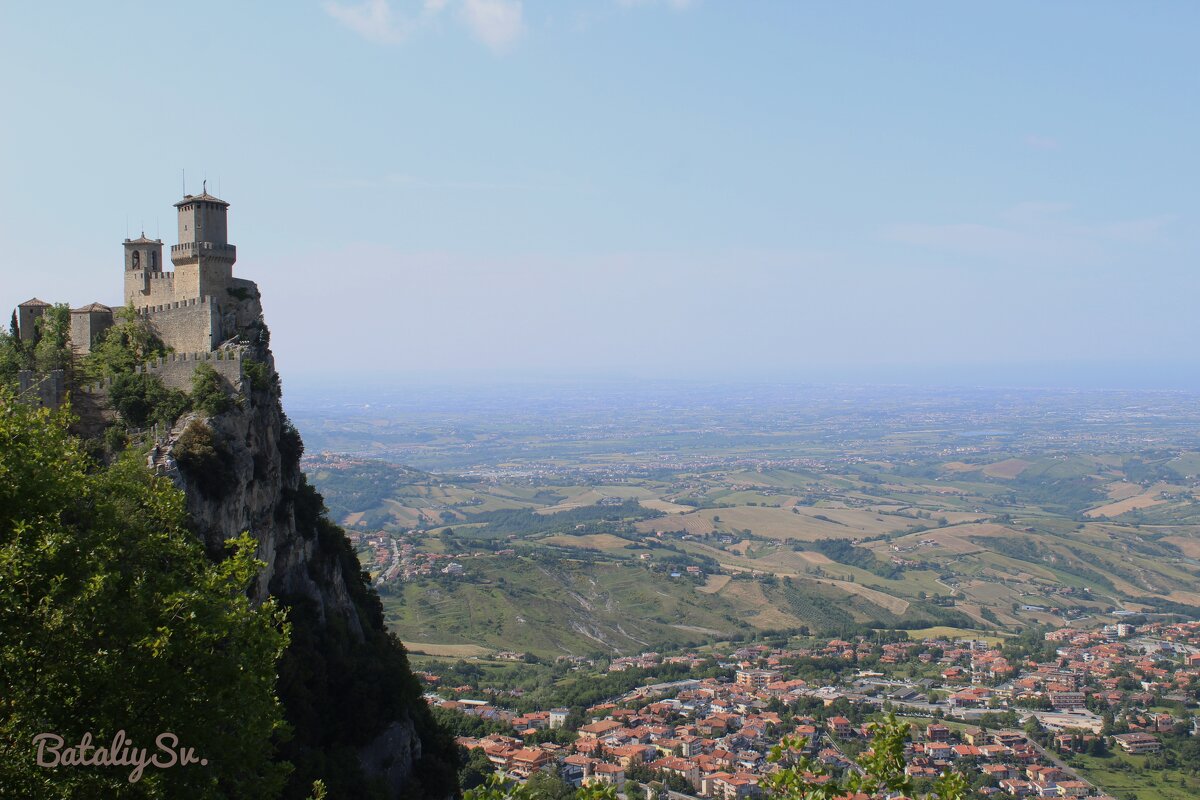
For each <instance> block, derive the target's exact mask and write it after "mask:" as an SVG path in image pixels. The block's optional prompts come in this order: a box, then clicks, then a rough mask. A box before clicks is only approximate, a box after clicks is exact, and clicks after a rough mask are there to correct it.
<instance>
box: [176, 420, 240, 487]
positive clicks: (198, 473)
mask: <svg viewBox="0 0 1200 800" xmlns="http://www.w3.org/2000/svg"><path fill="white" fill-rule="evenodd" d="M171 455H173V456H174V457H175V462H176V463H177V464H178V465H179V469H180V470H181V471H182V472H183V475H184V477H185V478H187V479H188V482H189V483H193V482H194V484H195V485H196V486H197V487H198V488H199V489H200V493H201V494H202V495H204V496H205V497H207V498H210V499H219V498H221V497H224V496H225V495H227V494H228V493H229V492H230V490H231V489H233V486H234V483H235V482H236V480H237V474H236V473H235V472H234V469H233V453H231V452H230V451H229V447H228V445H226V444H225V443H224V442H222V441H221V440H219V439H218V438H217V437H216V435H215V434H214V433H213V429H212V428H210V427H209V426H208V425H206V424H205V423H204V422H203V421H202V420H198V419H197V420H192V421H191V422H190V423H188V426H187V427H186V428H184V429H183V433H181V434H179V438H178V439H177V440H176V442H175V447H174V448H173V449H172V450H171Z"/></svg>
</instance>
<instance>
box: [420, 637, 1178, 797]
mask: <svg viewBox="0 0 1200 800" xmlns="http://www.w3.org/2000/svg"><path fill="white" fill-rule="evenodd" d="M1135 634H1136V635H1135ZM1046 639H1047V640H1048V641H1049V642H1052V643H1053V644H1054V645H1055V653H1054V657H1053V658H1052V659H1048V660H1046V661H1035V660H1021V659H1017V660H1015V661H1014V660H1012V659H1009V658H1006V657H1005V656H1004V655H1003V654H1002V653H1001V652H1000V651H999V650H998V649H996V647H995V646H993V645H992V644H989V643H988V642H985V641H948V640H926V641H923V642H918V641H899V642H893V643H887V644H882V645H880V644H878V643H872V642H869V641H866V640H856V641H848V640H844V639H831V640H828V641H826V642H823V643H819V644H815V645H813V646H811V647H806V648H791V649H784V648H774V647H770V646H767V645H751V646H745V647H741V648H738V649H736V650H733V651H732V652H726V653H722V654H716V655H715V658H716V660H717V662H718V664H719V665H720V666H723V667H728V668H730V670H731V672H732V675H733V679H732V680H729V679H728V678H695V679H686V680H676V681H672V682H669V683H657V684H655V683H648V684H647V685H645V686H640V687H637V688H635V689H634V690H632V691H630V692H628V693H626V694H625V695H623V696H622V697H619V698H614V700H613V702H610V703H605V704H601V705H597V706H594V707H592V708H589V709H587V713H586V714H585V721H584V724H582V725H581V726H580V727H579V728H578V729H577V730H576V731H575V732H574V733H575V738H574V740H573V741H571V742H570V743H569V744H563V743H562V742H563V741H565V740H564V739H563V738H561V737H559V738H557V739H556V741H557V742H558V743H542V744H531V743H530V741H531V734H535V733H537V732H538V731H540V730H544V729H554V728H560V727H563V725H564V724H565V721H566V719H567V714H568V712H567V710H566V709H550V710H547V711H540V712H532V713H526V714H516V713H514V712H511V711H507V710H505V709H503V708H499V707H496V706H494V705H492V704H490V703H487V702H483V701H478V700H475V701H472V700H464V699H462V697H461V696H462V695H464V694H469V693H471V691H472V690H471V689H470V688H469V687H459V688H458V689H457V690H454V691H451V692H446V691H443V692H442V694H449V695H455V697H452V698H449V699H447V698H443V697H438V696H433V695H431V696H430V697H431V702H434V703H437V704H440V705H444V706H447V707H450V708H456V709H458V710H460V711H463V712H464V713H469V714H473V715H477V716H481V717H484V718H487V719H492V720H497V721H500V722H503V723H505V724H506V725H509V726H511V727H512V732H511V735H491V736H487V737H483V738H469V737H463V738H460V743H461V744H463V745H465V746H466V747H468V748H482V749H483V751H484V752H485V753H486V755H487V757H488V759H489V760H490V761H491V762H492V763H493V764H494V765H495V766H496V767H497V769H500V770H503V771H504V772H506V773H508V774H510V775H513V776H516V777H519V778H524V777H528V776H529V775H531V774H533V773H534V772H535V771H537V770H545V771H555V772H557V774H559V775H560V776H561V777H562V778H564V779H565V780H567V781H568V782H570V783H572V784H574V785H582V784H589V783H597V782H599V783H608V784H612V785H614V786H616V787H618V789H621V790H623V789H624V788H625V786H626V783H627V782H632V781H635V780H636V781H638V782H645V781H647V780H650V779H657V780H668V779H672V778H671V776H673V779H672V780H673V784H674V785H676V786H678V787H683V786H685V785H686V787H687V793H689V794H692V795H696V796H700V797H709V798H719V799H720V800H737V799H738V798H745V797H753V796H756V795H758V794H759V793H760V788H759V785H760V781H761V780H762V778H763V777H764V776H766V775H767V774H769V773H770V772H771V770H772V769H773V768H774V767H773V765H771V764H769V763H768V761H767V758H766V755H767V753H768V752H769V751H770V748H771V747H773V746H774V745H775V744H777V743H778V742H779V740H780V738H781V737H783V736H787V735H799V736H802V737H805V739H806V741H807V748H808V750H809V753H810V755H811V756H812V757H813V758H815V759H816V760H818V761H819V762H821V763H822V764H824V765H826V766H827V767H830V768H834V769H841V768H847V767H850V766H851V765H850V760H849V759H848V758H847V757H846V755H845V743H846V742H848V741H852V740H857V741H860V742H863V743H865V740H866V739H868V738H869V731H868V730H867V726H865V725H864V724H862V723H861V722H855V721H852V720H851V719H850V718H849V716H856V717H858V718H860V719H861V718H862V717H863V715H862V714H859V713H858V712H855V714H853V715H847V712H846V711H845V709H853V708H856V707H859V706H863V707H864V708H862V709H861V710H862V711H863V712H865V713H867V714H869V713H873V712H874V711H876V710H878V709H879V708H881V707H882V706H883V705H884V704H885V703H888V704H891V705H892V706H893V707H895V708H896V709H897V710H898V711H900V712H901V713H909V714H913V715H916V716H923V717H926V718H929V719H930V720H931V721H930V722H929V723H928V724H926V725H924V726H923V727H918V728H917V729H915V730H914V733H913V736H912V740H911V741H910V743H909V745H908V751H907V753H906V756H907V759H906V760H907V769H908V772H909V774H910V775H912V776H914V777H919V778H935V777H937V775H939V774H941V773H942V772H943V771H945V770H948V769H951V768H956V769H960V770H963V771H966V772H969V773H971V774H976V773H981V774H983V775H986V776H987V777H988V778H989V780H988V784H989V785H988V786H987V787H984V788H983V789H981V790H980V793H981V794H982V795H983V796H988V795H991V794H994V795H996V796H998V797H1015V798H1026V797H1093V798H1095V797H1103V795H1101V794H1100V792H1099V790H1098V789H1097V788H1096V787H1094V786H1092V785H1091V784H1090V783H1088V782H1087V781H1086V780H1084V779H1083V778H1082V777H1081V776H1080V775H1078V774H1076V773H1075V772H1074V771H1073V770H1072V769H1071V768H1069V767H1067V766H1065V765H1064V763H1063V762H1061V761H1060V760H1059V759H1058V758H1057V757H1056V756H1055V755H1054V754H1053V753H1052V752H1048V751H1047V750H1046V749H1044V748H1043V746H1042V744H1039V743H1038V742H1036V741H1033V740H1030V739H1029V738H1027V735H1026V733H1025V732H1024V731H1022V730H1007V729H1006V730H995V729H991V730H988V729H985V728H982V727H978V726H976V725H973V724H972V723H973V722H978V721H980V720H982V719H984V715H985V714H988V713H992V712H996V711H1007V710H1014V711H1016V712H1018V714H1019V716H1020V718H1021V719H1022V720H1023V721H1027V720H1029V719H1030V718H1031V717H1032V718H1034V719H1036V720H1037V721H1038V722H1039V723H1040V727H1041V728H1042V729H1044V730H1045V731H1047V732H1048V736H1047V738H1046V739H1045V740H1043V741H1044V743H1045V744H1046V745H1047V746H1049V748H1050V749H1051V750H1057V751H1060V752H1063V753H1067V752H1072V751H1076V752H1078V751H1086V750H1088V749H1089V748H1091V747H1094V743H1095V741H1096V740H1097V739H1098V738H1103V739H1104V742H1103V744H1104V745H1105V747H1107V748H1110V749H1113V750H1117V751H1119V752H1123V753H1127V754H1130V755H1145V754H1153V753H1155V752H1158V751H1159V750H1160V749H1161V748H1162V746H1163V742H1162V738H1161V734H1163V733H1166V732H1172V733H1178V732H1179V731H1180V730H1181V729H1186V727H1185V726H1186V723H1190V722H1191V720H1190V719H1182V718H1176V717H1175V716H1172V715H1171V714H1166V713H1161V712H1155V711H1152V710H1151V708H1152V707H1154V706H1159V705H1161V704H1162V703H1164V702H1171V701H1172V700H1179V701H1181V702H1183V703H1184V704H1185V705H1194V704H1195V702H1194V701H1195V696H1196V692H1195V687H1196V686H1197V685H1200V623H1182V624H1170V625H1168V624H1152V625H1147V626H1143V627H1142V628H1141V629H1138V630H1135V629H1134V628H1133V627H1132V626H1127V625H1122V626H1120V627H1119V628H1118V627H1116V626H1109V627H1108V628H1100V629H1096V630H1091V631H1083V630H1077V629H1072V628H1064V629H1062V630H1059V631H1055V632H1052V633H1049V634H1047V636H1046ZM805 658H820V659H836V660H840V661H843V662H844V663H846V665H847V670H846V677H845V678H844V679H843V680H841V681H839V682H838V684H837V685H835V686H810V685H809V684H808V683H806V681H804V680H802V679H800V678H799V677H798V676H796V675H795V673H791V674H789V672H790V666H791V664H793V663H795V662H796V660H797V659H805ZM868 658H869V661H868V663H869V664H870V666H871V669H872V670H874V671H868V670H863V669H860V668H858V667H859V666H860V662H863V661H865V660H867V659H868ZM713 660H714V655H713V654H703V655H702V654H699V653H687V654H683V655H675V656H665V657H664V656H662V655H660V654H658V653H643V654H641V655H638V656H632V657H627V658H618V659H613V661H612V662H611V664H610V666H609V669H611V670H614V671H620V670H625V669H630V668H643V669H646V668H652V667H656V666H659V665H663V664H668V663H671V664H687V665H690V666H691V667H692V668H699V667H702V666H703V667H711V666H712V665H713ZM913 664H924V665H928V669H927V670H926V672H927V673H929V674H931V675H939V676H940V679H939V678H926V679H923V680H921V681H913V680H912V679H911V677H910V678H909V679H906V680H893V679H889V678H888V673H889V671H890V669H891V667H892V666H893V665H907V666H909V667H911V665H913ZM906 674H910V675H911V670H907V671H906ZM802 698H806V699H807V700H806V702H805V703H804V704H801V705H799V706H796V705H792V703H793V701H797V700H800V699H802ZM817 701H819V702H817ZM839 701H844V702H839ZM780 703H783V704H784V705H785V706H789V707H792V708H796V707H800V708H804V709H807V710H806V712H805V713H804V714H802V715H798V716H790V715H787V714H784V715H783V716H781V715H780V709H781V705H780ZM839 710H842V711H841V713H837V712H838V711H839ZM1097 711H1100V712H1107V713H1106V714H1105V715H1104V716H1103V717H1102V716H1101V714H1099V713H1097ZM1105 717H1107V719H1105ZM954 718H957V719H954ZM939 719H954V721H953V722H950V723H948V724H947V723H942V722H939V721H938V720H939ZM1106 725H1111V728H1109V729H1108V730H1105V727H1106ZM545 738H546V737H532V739H538V740H541V739H545ZM860 747H861V745H859V746H856V749H860ZM817 780H820V779H819V778H818V779H817Z"/></svg>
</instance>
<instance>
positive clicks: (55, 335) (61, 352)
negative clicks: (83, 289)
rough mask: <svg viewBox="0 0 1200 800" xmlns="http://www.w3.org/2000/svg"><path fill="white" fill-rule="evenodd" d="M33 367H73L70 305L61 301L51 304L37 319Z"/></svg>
mask: <svg viewBox="0 0 1200 800" xmlns="http://www.w3.org/2000/svg"><path fill="white" fill-rule="evenodd" d="M33 368H34V369H35V370H37V371H38V372H49V371H50V370H55V369H64V370H69V369H70V368H71V308H70V306H67V305H64V304H61V303H60V304H58V305H53V306H50V307H49V308H47V309H46V311H45V313H44V314H42V316H41V317H40V318H39V319H38V320H37V343H36V344H35V345H34V346H33Z"/></svg>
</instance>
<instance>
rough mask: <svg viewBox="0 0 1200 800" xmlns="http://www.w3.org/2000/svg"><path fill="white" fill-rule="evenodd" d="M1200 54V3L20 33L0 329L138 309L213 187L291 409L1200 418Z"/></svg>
mask: <svg viewBox="0 0 1200 800" xmlns="http://www.w3.org/2000/svg"><path fill="white" fill-rule="evenodd" d="M1198 29H1200V5H1198V4H1196V3H1194V2H1190V0H1189V2H1155V3H1130V2H1121V3H1107V2H1097V1H1096V0H1087V1H1086V2H1056V3H1045V2H1040V1H1039V2H1029V3H1022V2H1013V1H1012V0H1006V1H1005V2H994V3H989V4H983V3H962V2H958V0H954V1H953V2H836V3H835V2H822V3H808V2H800V0H778V1H777V2H752V1H751V0H691V2H687V1H686V0H673V1H671V0H657V1H656V0H641V2H637V1H634V0H625V1H624V2H622V1H621V0H578V1H577V2H576V1H575V0H524V2H518V1H517V0H424V2H421V0H367V1H366V2H363V0H329V1H328V2H320V0H314V1H313V2H309V1H308V0H291V1H289V2H275V3H265V2H255V3H247V2H244V0H238V1H237V2H220V1H219V0H208V1H207V2H204V3H164V2H145V3H123V2H111V3H85V2H55V3H15V2H5V3H3V5H2V6H0V102H2V103H3V113H2V115H0V181H2V182H3V192H0V241H2V242H3V256H2V258H3V262H2V263H3V266H2V267H0V279H2V282H0V302H2V303H3V305H5V306H11V305H14V304H16V303H17V302H20V301H22V300H25V299H27V298H28V297H30V296H32V295H38V296H40V297H42V298H44V299H47V300H53V301H68V302H70V303H72V304H74V305H79V304H83V303H86V302H91V301H93V300H99V301H101V302H106V303H110V304H111V303H115V302H119V300H120V280H121V275H120V272H121V246H120V242H121V240H122V239H123V238H124V237H125V236H126V235H127V234H128V235H132V236H136V235H137V234H138V233H139V232H140V231H141V230H142V229H143V228H144V230H145V231H146V233H147V234H149V235H151V236H154V235H156V234H160V235H161V236H162V238H164V239H165V240H167V241H168V243H171V242H173V241H174V220H173V217H172V214H173V212H174V210H173V209H172V208H171V203H173V202H174V201H175V200H177V199H178V198H179V196H180V194H181V176H180V171H181V169H186V171H187V189H188V191H189V192H196V191H199V189H200V185H201V183H200V182H201V180H202V179H203V178H204V177H206V176H207V178H208V185H209V189H210V191H213V192H214V193H216V192H219V193H220V195H221V196H222V197H223V198H224V199H226V200H228V201H229V202H230V203H231V204H232V207H231V209H230V214H231V218H230V229H231V239H232V240H233V242H234V243H235V244H236V245H237V246H238V256H239V258H238V262H237V265H236V266H235V272H236V274H238V275H240V276H242V277H248V278H251V279H254V280H257V281H258V282H259V285H260V286H261V288H262V289H263V291H264V294H265V303H266V308H267V315H268V322H269V323H270V325H271V328H272V332H273V346H274V348H275V350H276V354H277V357H278V361H279V365H280V367H281V369H282V370H283V371H284V375H285V379H286V378H287V377H288V376H289V375H291V376H293V377H296V378H297V379H298V380H299V379H303V378H306V377H307V378H310V379H311V378H316V377H318V376H322V375H327V374H330V373H332V372H334V371H341V372H342V374H344V375H346V376H348V377H351V378H352V377H353V376H354V375H355V374H356V373H358V372H361V371H364V370H367V369H370V368H372V367H377V368H379V369H381V370H383V371H385V372H386V373H388V374H395V375H398V376H412V375H423V374H431V373H445V372H451V373H457V372H472V371H473V372H475V373H476V374H495V375H517V374H525V373H543V374H546V373H549V374H556V373H557V374H567V375H579V374H588V373H593V372H594V373H597V374H599V373H603V374H606V375H619V374H632V375H646V374H657V375H663V376H671V377H681V376H682V377H686V376H689V375H703V376H705V377H707V378H719V377H721V376H722V375H728V376H731V377H735V376H738V375H750V374H757V375H764V376H775V377H789V376H790V377H800V378H804V377H806V376H818V375H821V374H831V373H833V372H843V373H855V374H857V375H860V376H862V377H865V378H868V379H869V378H870V377H871V376H874V375H879V376H884V375H886V376H889V377H891V378H894V377H896V376H902V375H904V374H910V373H911V374H913V375H918V374H933V373H936V372H937V370H939V369H942V368H943V367H947V366H955V367H957V368H961V369H966V370H971V371H973V374H978V375H982V374H988V373H991V372H993V371H994V372H996V373H997V374H999V373H1005V374H1010V373H1011V374H1019V373H1020V372H1021V370H1022V369H1028V370H1029V374H1030V375H1042V376H1048V377H1047V378H1046V380H1050V381H1053V378H1054V376H1055V375H1056V374H1066V372H1065V371H1066V370H1069V369H1090V370H1092V372H1093V375H1096V374H1098V375H1100V376H1103V375H1104V373H1105V370H1106V369H1108V368H1107V367H1104V366H1103V365H1104V364H1106V363H1110V364H1111V365H1112V366H1111V369H1112V371H1113V374H1117V373H1121V374H1129V372H1130V370H1132V371H1133V372H1134V373H1136V372H1137V370H1138V368H1139V365H1148V366H1150V367H1153V369H1154V370H1157V374H1158V375H1159V377H1160V379H1162V376H1164V375H1165V376H1166V378H1165V379H1163V380H1165V382H1166V383H1167V384H1170V383H1171V382H1172V381H1173V380H1175V378H1176V377H1177V378H1178V379H1179V381H1180V382H1181V383H1188V384H1194V383H1195V382H1196V377H1195V376H1196V374H1198V373H1200V357H1197V349H1196V348H1197V338H1198V337H1197V334H1198V333H1200V330H1198V328H1200V323H1198V320H1200V315H1198V314H1197V312H1196V305H1197V303H1198V301H1200V292H1198V290H1200V278H1198V277H1197V256H1198V255H1200V238H1198V235H1197V228H1196V220H1197V212H1198V211H1200V193H1198V192H1197V183H1198V181H1197V178H1198V177H1200V176H1198V169H1197V167H1198V163H1197V162H1198V156H1197V152H1198V149H1200V148H1198V143H1200V56H1198V54H1197V52H1198V51H1197V48H1196V44H1195V35H1196V31H1197V30H1198ZM1080 365H1083V366H1082V367H1081V366H1080ZM1060 369H1061V370H1064V371H1063V372H1061V373H1060V372H1059V370H1060ZM1160 382H1162V380H1160Z"/></svg>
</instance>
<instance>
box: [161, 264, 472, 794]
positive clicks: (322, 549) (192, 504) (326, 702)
mask: <svg viewBox="0 0 1200 800" xmlns="http://www.w3.org/2000/svg"><path fill="white" fill-rule="evenodd" d="M239 283H242V284H243V285H242V286H241V287H239V290H238V291H237V292H234V291H233V290H231V291H230V298H229V300H228V301H227V306H226V308H227V309H229V311H230V312H231V314H232V317H233V319H234V320H236V323H235V324H236V328H237V337H236V343H232V344H231V347H233V348H236V349H237V351H238V352H237V355H238V356H239V357H240V362H241V375H240V379H239V378H237V377H235V378H234V379H233V380H232V381H230V382H229V384H230V385H228V386H227V387H226V388H227V389H228V393H229V402H228V403H226V404H223V405H218V406H217V407H216V408H208V409H204V410H196V411H192V412H190V413H188V414H186V415H185V416H183V417H182V418H181V419H179V420H178V422H177V423H176V424H175V425H174V426H173V427H172V428H171V430H170V432H169V434H167V435H166V436H165V437H164V439H163V440H162V441H161V442H160V444H159V446H158V447H156V448H155V449H154V451H152V453H151V456H150V459H151V462H152V466H154V467H155V468H157V469H159V470H160V471H162V472H164V473H166V474H167V475H169V476H170V477H171V478H172V479H173V480H174V482H175V483H176V484H177V485H178V486H179V487H180V488H182V489H183V490H184V492H185V494H186V496H187V508H188V511H189V513H190V516H191V519H192V524H193V526H194V530H195V532H196V533H197V535H199V536H200V537H201V539H202V540H203V541H204V543H205V546H206V547H207V549H208V551H209V553H210V554H211V555H212V556H213V557H214V558H219V557H220V554H221V553H222V552H223V551H224V548H223V543H224V542H225V540H227V539H230V538H233V537H236V536H238V535H239V534H241V533H242V532H243V531H249V532H250V533H251V535H253V536H254V538H255V539H256V540H257V541H258V558H259V559H260V560H262V561H263V562H265V563H266V567H265V569H264V570H263V571H262V574H261V576H260V578H259V581H258V584H257V585H256V586H255V587H253V589H252V595H253V596H254V597H256V598H257V599H263V598H265V597H267V596H268V595H271V596H274V597H276V598H278V599H279V600H280V601H281V602H282V603H284V604H285V605H286V606H287V607H288V609H289V619H290V621H291V622H292V626H293V627H292V642H291V645H290V646H289V648H288V650H287V652H286V653H285V655H284V658H283V660H282V662H281V664H280V679H279V687H278V688H279V694H280V698H281V700H282V701H283V704H284V707H285V714H286V718H287V720H288V722H289V723H290V725H291V726H292V729H293V733H292V736H291V738H290V740H289V741H287V742H284V743H283V744H282V745H281V748H280V757H281V758H284V759H287V760H288V761H290V762H291V763H292V764H293V765H294V766H295V771H294V773H293V777H292V780H291V781H290V783H289V786H288V789H287V790H286V791H285V793H284V797H287V798H293V797H295V798H303V797H307V796H308V791H309V789H310V788H311V785H312V781H313V780H314V779H316V778H321V779H323V780H324V781H325V782H326V784H327V786H328V788H329V793H330V795H329V796H331V797H389V798H390V797H399V796H404V797H413V798H420V797H438V798H445V797H450V796H453V795H455V794H457V791H458V789H457V779H456V770H457V756H456V749H455V744H454V741H453V739H452V738H450V737H449V735H448V734H446V733H445V732H443V731H441V730H440V729H439V728H438V727H437V726H436V724H435V723H434V721H433V719H432V716H431V714H430V712H429V709H428V707H427V705H426V703H425V701H424V699H423V698H422V689H421V686H420V683H419V682H418V680H417V678H416V677H415V676H414V675H413V673H412V671H411V670H410V668H409V665H408V660H407V656H406V654H405V652H404V648H403V646H402V645H401V643H400V642H399V640H398V639H396V638H395V636H393V635H392V634H390V633H389V632H388V631H387V628H386V626H385V624H384V620H383V612H382V608H381V605H380V602H379V598H378V596H377V595H375V593H374V592H373V591H372V590H371V589H370V588H369V583H368V580H367V576H366V575H365V573H363V571H362V570H361V569H360V566H359V563H358V559H357V557H356V556H355V553H354V552H353V550H352V549H351V546H350V543H349V541H348V540H347V539H346V537H345V535H344V534H343V532H342V530H341V529H340V528H339V527H337V526H336V525H335V524H333V523H332V522H331V521H330V520H329V519H328V518H327V516H326V514H325V508H324V504H323V501H322V499H321V496H320V494H318V493H317V491H316V490H315V489H314V488H313V487H312V486H310V485H309V484H308V482H307V481H306V479H305V476H304V474H303V472H301V470H300V456H301V455H302V453H303V444H302V442H301V439H300V435H299V433H298V432H297V431H296V429H295V428H294V427H293V426H292V425H291V423H290V422H289V421H288V419H287V417H286V415H285V414H284V411H283V407H282V405H281V391H280V380H279V376H278V374H277V373H276V371H275V365H274V358H273V357H272V354H271V350H270V346H269V333H268V329H267V327H266V325H265V324H264V322H263V317H262V307H261V304H260V296H259V293H258V290H257V287H256V286H254V285H253V284H252V283H250V282H249V281H245V282H239ZM238 384H240V385H238Z"/></svg>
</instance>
